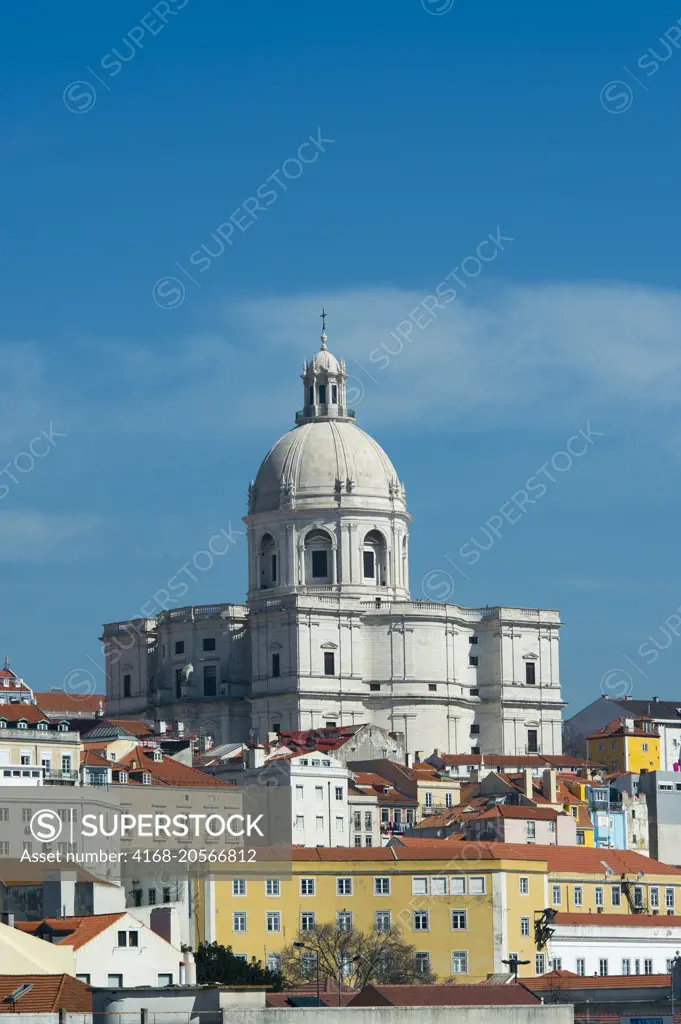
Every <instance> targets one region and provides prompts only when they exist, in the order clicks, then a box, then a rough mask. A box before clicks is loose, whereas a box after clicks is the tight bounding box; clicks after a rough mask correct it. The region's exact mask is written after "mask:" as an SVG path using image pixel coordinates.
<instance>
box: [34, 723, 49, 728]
mask: <svg viewBox="0 0 681 1024" xmlns="http://www.w3.org/2000/svg"><path fill="white" fill-rule="evenodd" d="M36 729H43V730H44V729H47V722H38V724H37V725H36Z"/></svg>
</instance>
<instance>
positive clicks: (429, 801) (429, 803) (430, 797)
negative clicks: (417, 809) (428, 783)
mask: <svg viewBox="0 0 681 1024" xmlns="http://www.w3.org/2000/svg"><path fill="white" fill-rule="evenodd" d="M425 796H426V807H432V806H433V794H432V793H426V794H425Z"/></svg>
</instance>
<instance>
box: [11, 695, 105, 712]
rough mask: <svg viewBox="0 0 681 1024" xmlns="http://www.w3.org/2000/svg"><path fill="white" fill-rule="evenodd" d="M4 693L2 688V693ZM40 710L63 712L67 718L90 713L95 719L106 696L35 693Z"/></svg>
mask: <svg viewBox="0 0 681 1024" xmlns="http://www.w3.org/2000/svg"><path fill="white" fill-rule="evenodd" d="M1 692H2V690H1V688H0V693H1ZM33 696H34V697H35V700H36V702H37V704H38V707H39V708H42V710H43V711H49V712H51V713H52V714H60V713H62V712H63V714H64V717H65V718H69V717H70V716H71V715H83V712H89V713H91V714H92V716H93V717H94V716H95V714H96V713H97V711H98V710H99V705H100V704H101V705H102V708H103V707H104V704H105V701H106V695H105V694H103V693H67V692H66V690H56V689H55V690H47V691H46V692H44V693H38V692H37V691H34V692H33Z"/></svg>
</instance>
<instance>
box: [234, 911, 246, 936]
mask: <svg viewBox="0 0 681 1024" xmlns="http://www.w3.org/2000/svg"><path fill="white" fill-rule="evenodd" d="M232 931H235V932H245V931H246V912H245V911H243V910H238V911H235V912H234V913H233V914H232Z"/></svg>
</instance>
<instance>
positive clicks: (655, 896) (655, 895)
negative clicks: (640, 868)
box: [650, 886, 660, 908]
mask: <svg viewBox="0 0 681 1024" xmlns="http://www.w3.org/2000/svg"><path fill="white" fill-rule="evenodd" d="M650 905H651V907H656V908H657V907H659V905H660V890H659V889H658V888H657V886H653V887H652V888H651V890H650Z"/></svg>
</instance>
